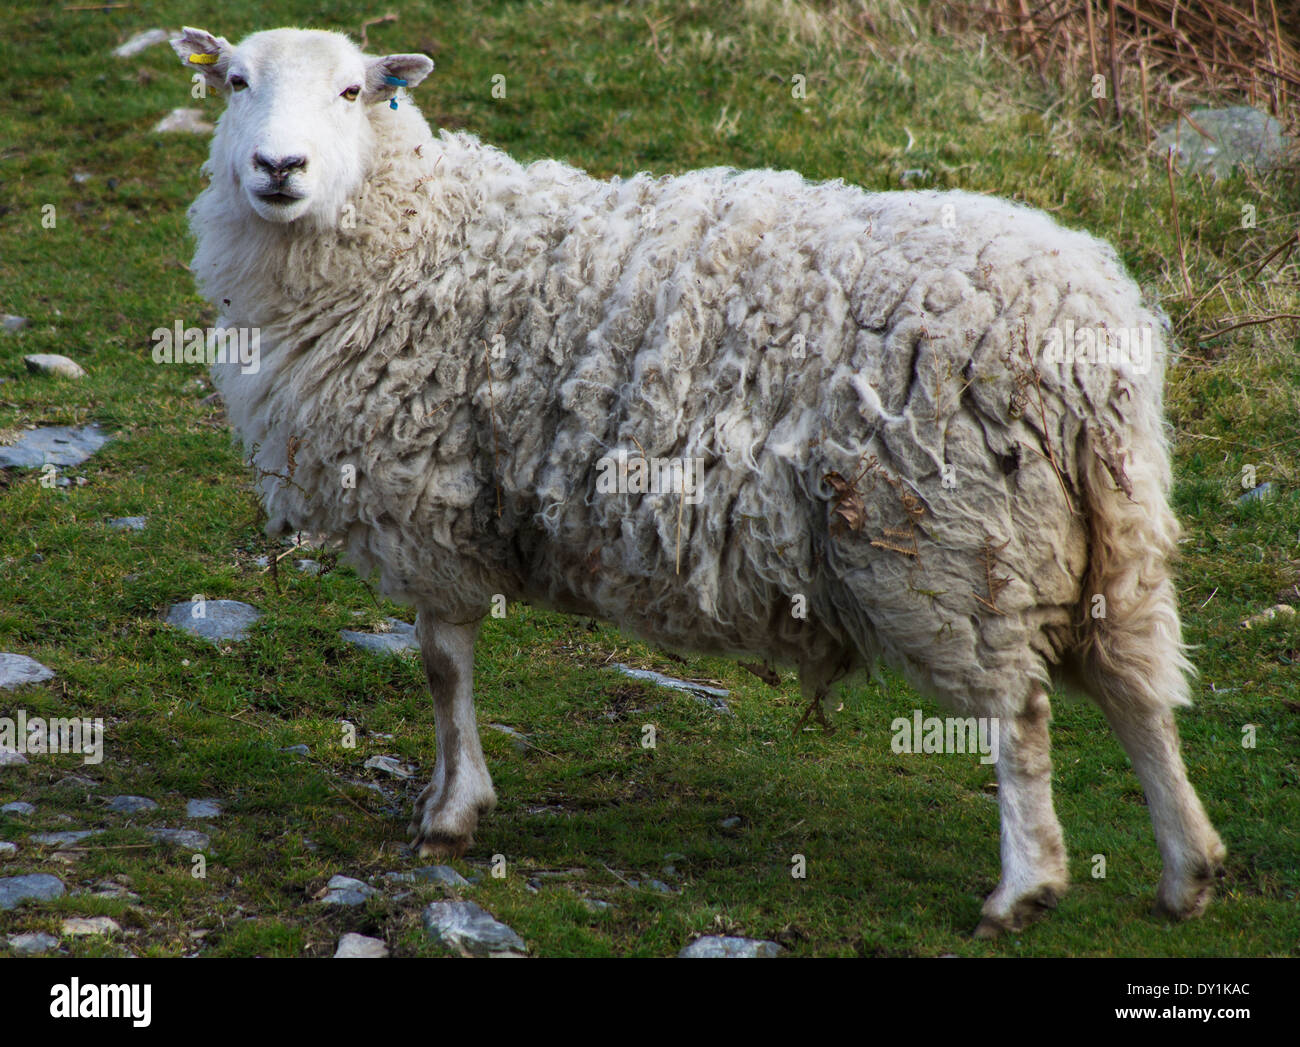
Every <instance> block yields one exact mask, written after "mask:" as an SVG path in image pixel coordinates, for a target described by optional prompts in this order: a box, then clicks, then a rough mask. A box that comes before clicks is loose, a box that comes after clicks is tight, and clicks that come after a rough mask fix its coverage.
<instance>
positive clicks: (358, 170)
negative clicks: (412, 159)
mask: <svg viewBox="0 0 1300 1047" xmlns="http://www.w3.org/2000/svg"><path fill="white" fill-rule="evenodd" d="M172 47H173V48H174V49H175V51H176V53H177V54H178V55H180V57H181V61H182V62H184V63H185V64H186V65H187V66H188V68H190V69H191V70H197V71H199V72H201V73H202V74H203V77H204V79H205V81H206V82H207V84H208V86H209V87H211V88H213V89H215V90H218V91H221V92H222V93H223V94H225V95H226V96H227V108H226V112H225V114H224V115H223V116H222V118H221V125H220V127H219V128H218V130H217V134H216V137H215V138H214V140H213V144H212V157H211V161H210V168H211V171H212V174H213V176H214V178H222V177H228V178H230V179H232V180H233V182H234V186H235V188H236V189H237V193H236V194H234V195H236V196H237V197H239V198H242V199H243V200H245V201H246V202H247V204H248V206H249V207H250V208H251V209H252V210H253V211H254V212H255V213H256V214H257V215H259V216H260V217H261V218H263V219H265V220H266V221H268V222H277V223H288V222H293V221H296V220H298V219H300V218H303V217H304V216H310V217H311V218H313V219H315V221H316V222H317V223H319V224H321V225H327V226H332V225H334V224H335V223H336V222H337V221H338V218H339V215H340V212H341V211H342V208H343V205H344V204H345V203H346V202H347V201H348V199H349V198H350V197H351V196H352V195H353V194H354V193H355V192H356V191H357V190H358V189H359V188H360V187H361V184H362V181H363V180H364V179H365V177H366V169H367V161H368V158H369V156H370V153H371V150H372V148H373V145H374V135H375V131H374V123H373V121H374V120H375V119H376V118H377V111H376V110H375V109H374V107H375V106H377V105H380V104H381V103H386V102H388V101H389V99H391V98H392V97H393V96H394V94H395V93H396V92H397V90H398V86H400V85H398V84H397V83H396V81H404V82H405V86H408V87H414V86H415V85H416V84H418V83H419V82H420V81H421V80H423V79H424V78H425V77H426V76H428V75H429V73H430V72H431V71H432V69H433V62H432V61H431V60H430V59H428V58H426V57H425V56H424V55H418V54H397V55H386V56H384V57H382V58H376V57H374V56H372V55H367V54H363V53H362V52H361V50H360V49H359V48H358V47H357V46H356V45H355V44H353V43H352V41H351V40H349V39H348V38H347V37H345V36H343V35H342V34H340V33H327V32H318V31H314V30H303V29H274V30H270V31H268V32H262V33H254V34H252V35H251V36H248V37H246V38H245V39H244V40H242V41H241V42H240V43H239V45H238V46H235V45H232V44H231V43H230V42H229V41H228V40H226V39H224V38H223V37H215V36H213V35H212V34H211V33H205V32H204V31H203V30H201V29H190V28H188V27H187V28H185V29H183V30H182V31H181V35H180V36H179V37H178V38H176V39H175V40H173V41H172Z"/></svg>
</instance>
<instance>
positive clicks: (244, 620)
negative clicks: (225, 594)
mask: <svg viewBox="0 0 1300 1047" xmlns="http://www.w3.org/2000/svg"><path fill="white" fill-rule="evenodd" d="M195 606H197V605H196V604H194V603H193V602H192V601H187V602H185V603H174V604H172V606H171V609H170V610H169V611H168V612H167V618H166V619H165V620H166V622H167V624H168V625H174V626H176V628H178V629H184V630H185V631H186V632H187V633H189V634H191V635H192V636H197V637H199V638H200V639H203V640H207V641H208V642H209V643H214V644H220V643H221V642H222V641H223V640H229V641H231V642H234V643H238V642H239V641H241V640H244V639H246V638H247V636H248V629H249V626H251V625H252V624H253V623H254V622H256V621H257V620H258V619H259V618H261V617H262V612H261V611H259V610H258V609H257V608H255V607H250V606H249V605H248V604H246V603H241V602H240V601H238V600H207V601H205V602H204V603H203V605H202V606H203V613H204V617H202V618H195V617H194V616H193V611H192V608H193V607H195Z"/></svg>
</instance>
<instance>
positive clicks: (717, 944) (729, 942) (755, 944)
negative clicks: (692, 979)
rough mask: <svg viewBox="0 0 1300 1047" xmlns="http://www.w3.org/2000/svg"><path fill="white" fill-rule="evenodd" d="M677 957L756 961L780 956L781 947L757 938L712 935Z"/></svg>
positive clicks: (684, 950)
mask: <svg viewBox="0 0 1300 1047" xmlns="http://www.w3.org/2000/svg"><path fill="white" fill-rule="evenodd" d="M677 955H678V956H679V957H682V958H683V959H709V960H721V959H755V958H761V957H767V956H780V955H781V946H779V945H777V944H776V942H769V941H763V940H761V939H756V938H729V937H723V936H721V935H716V934H710V935H708V936H707V937H705V938H700V939H699V940H698V941H694V942H691V944H690V945H688V946H686V948H685V949H683V950H682V951H681V952H679V953H678V954H677Z"/></svg>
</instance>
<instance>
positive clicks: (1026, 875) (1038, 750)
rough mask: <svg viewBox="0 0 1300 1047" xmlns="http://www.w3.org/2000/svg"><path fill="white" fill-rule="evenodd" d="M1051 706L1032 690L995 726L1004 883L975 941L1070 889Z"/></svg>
mask: <svg viewBox="0 0 1300 1047" xmlns="http://www.w3.org/2000/svg"><path fill="white" fill-rule="evenodd" d="M1050 719H1051V707H1050V706H1049V704H1048V701H1047V695H1046V693H1044V692H1043V690H1042V689H1041V688H1037V687H1035V689H1034V690H1033V692H1032V693H1031V694H1030V696H1029V700H1028V701H1027V702H1026V703H1025V706H1024V708H1023V709H1022V710H1021V711H1020V713H1019V714H1018V715H1017V716H1016V717H1015V718H1014V719H1012V720H1010V721H1007V720H1002V721H1001V722H1000V723H999V725H998V754H997V774H998V810H999V812H1000V814H1001V820H1002V829H1001V848H1000V849H1001V855H1002V879H1001V881H1000V882H999V883H998V886H997V890H995V891H994V892H993V893H992V894H991V895H989V897H988V899H987V900H986V901H985V902H984V909H983V917H982V919H981V920H980V922H979V926H978V927H977V928H976V929H975V937H976V938H996V937H997V936H998V935H999V934H1001V933H1002V932H1003V931H1019V930H1021V929H1022V928H1023V927H1024V926H1025V925H1026V924H1028V923H1030V922H1032V921H1033V920H1035V919H1037V918H1039V917H1041V916H1044V915H1046V914H1047V912H1048V911H1050V910H1052V909H1054V908H1056V903H1057V900H1058V899H1059V898H1060V897H1061V895H1062V894H1064V893H1065V890H1066V888H1067V886H1068V885H1069V872H1068V871H1067V869H1066V864H1065V842H1064V840H1063V838H1062V836H1061V825H1060V823H1059V822H1058V821H1057V820H1056V811H1055V810H1054V808H1053V806H1052V759H1051V743H1050V741H1049V739H1048V732H1047V724H1048V721H1049V720H1050Z"/></svg>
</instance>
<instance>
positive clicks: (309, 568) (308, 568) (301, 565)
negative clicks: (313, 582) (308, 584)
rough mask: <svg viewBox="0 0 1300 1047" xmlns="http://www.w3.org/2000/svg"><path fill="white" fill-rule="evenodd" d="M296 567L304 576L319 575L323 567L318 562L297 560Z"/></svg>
mask: <svg viewBox="0 0 1300 1047" xmlns="http://www.w3.org/2000/svg"><path fill="white" fill-rule="evenodd" d="M294 566H295V567H297V568H298V570H299V571H301V572H302V573H303V574H307V575H312V576H313V577H314V576H315V575H318V574H320V573H321V565H320V563H319V562H317V561H316V560H295V561H294Z"/></svg>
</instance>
